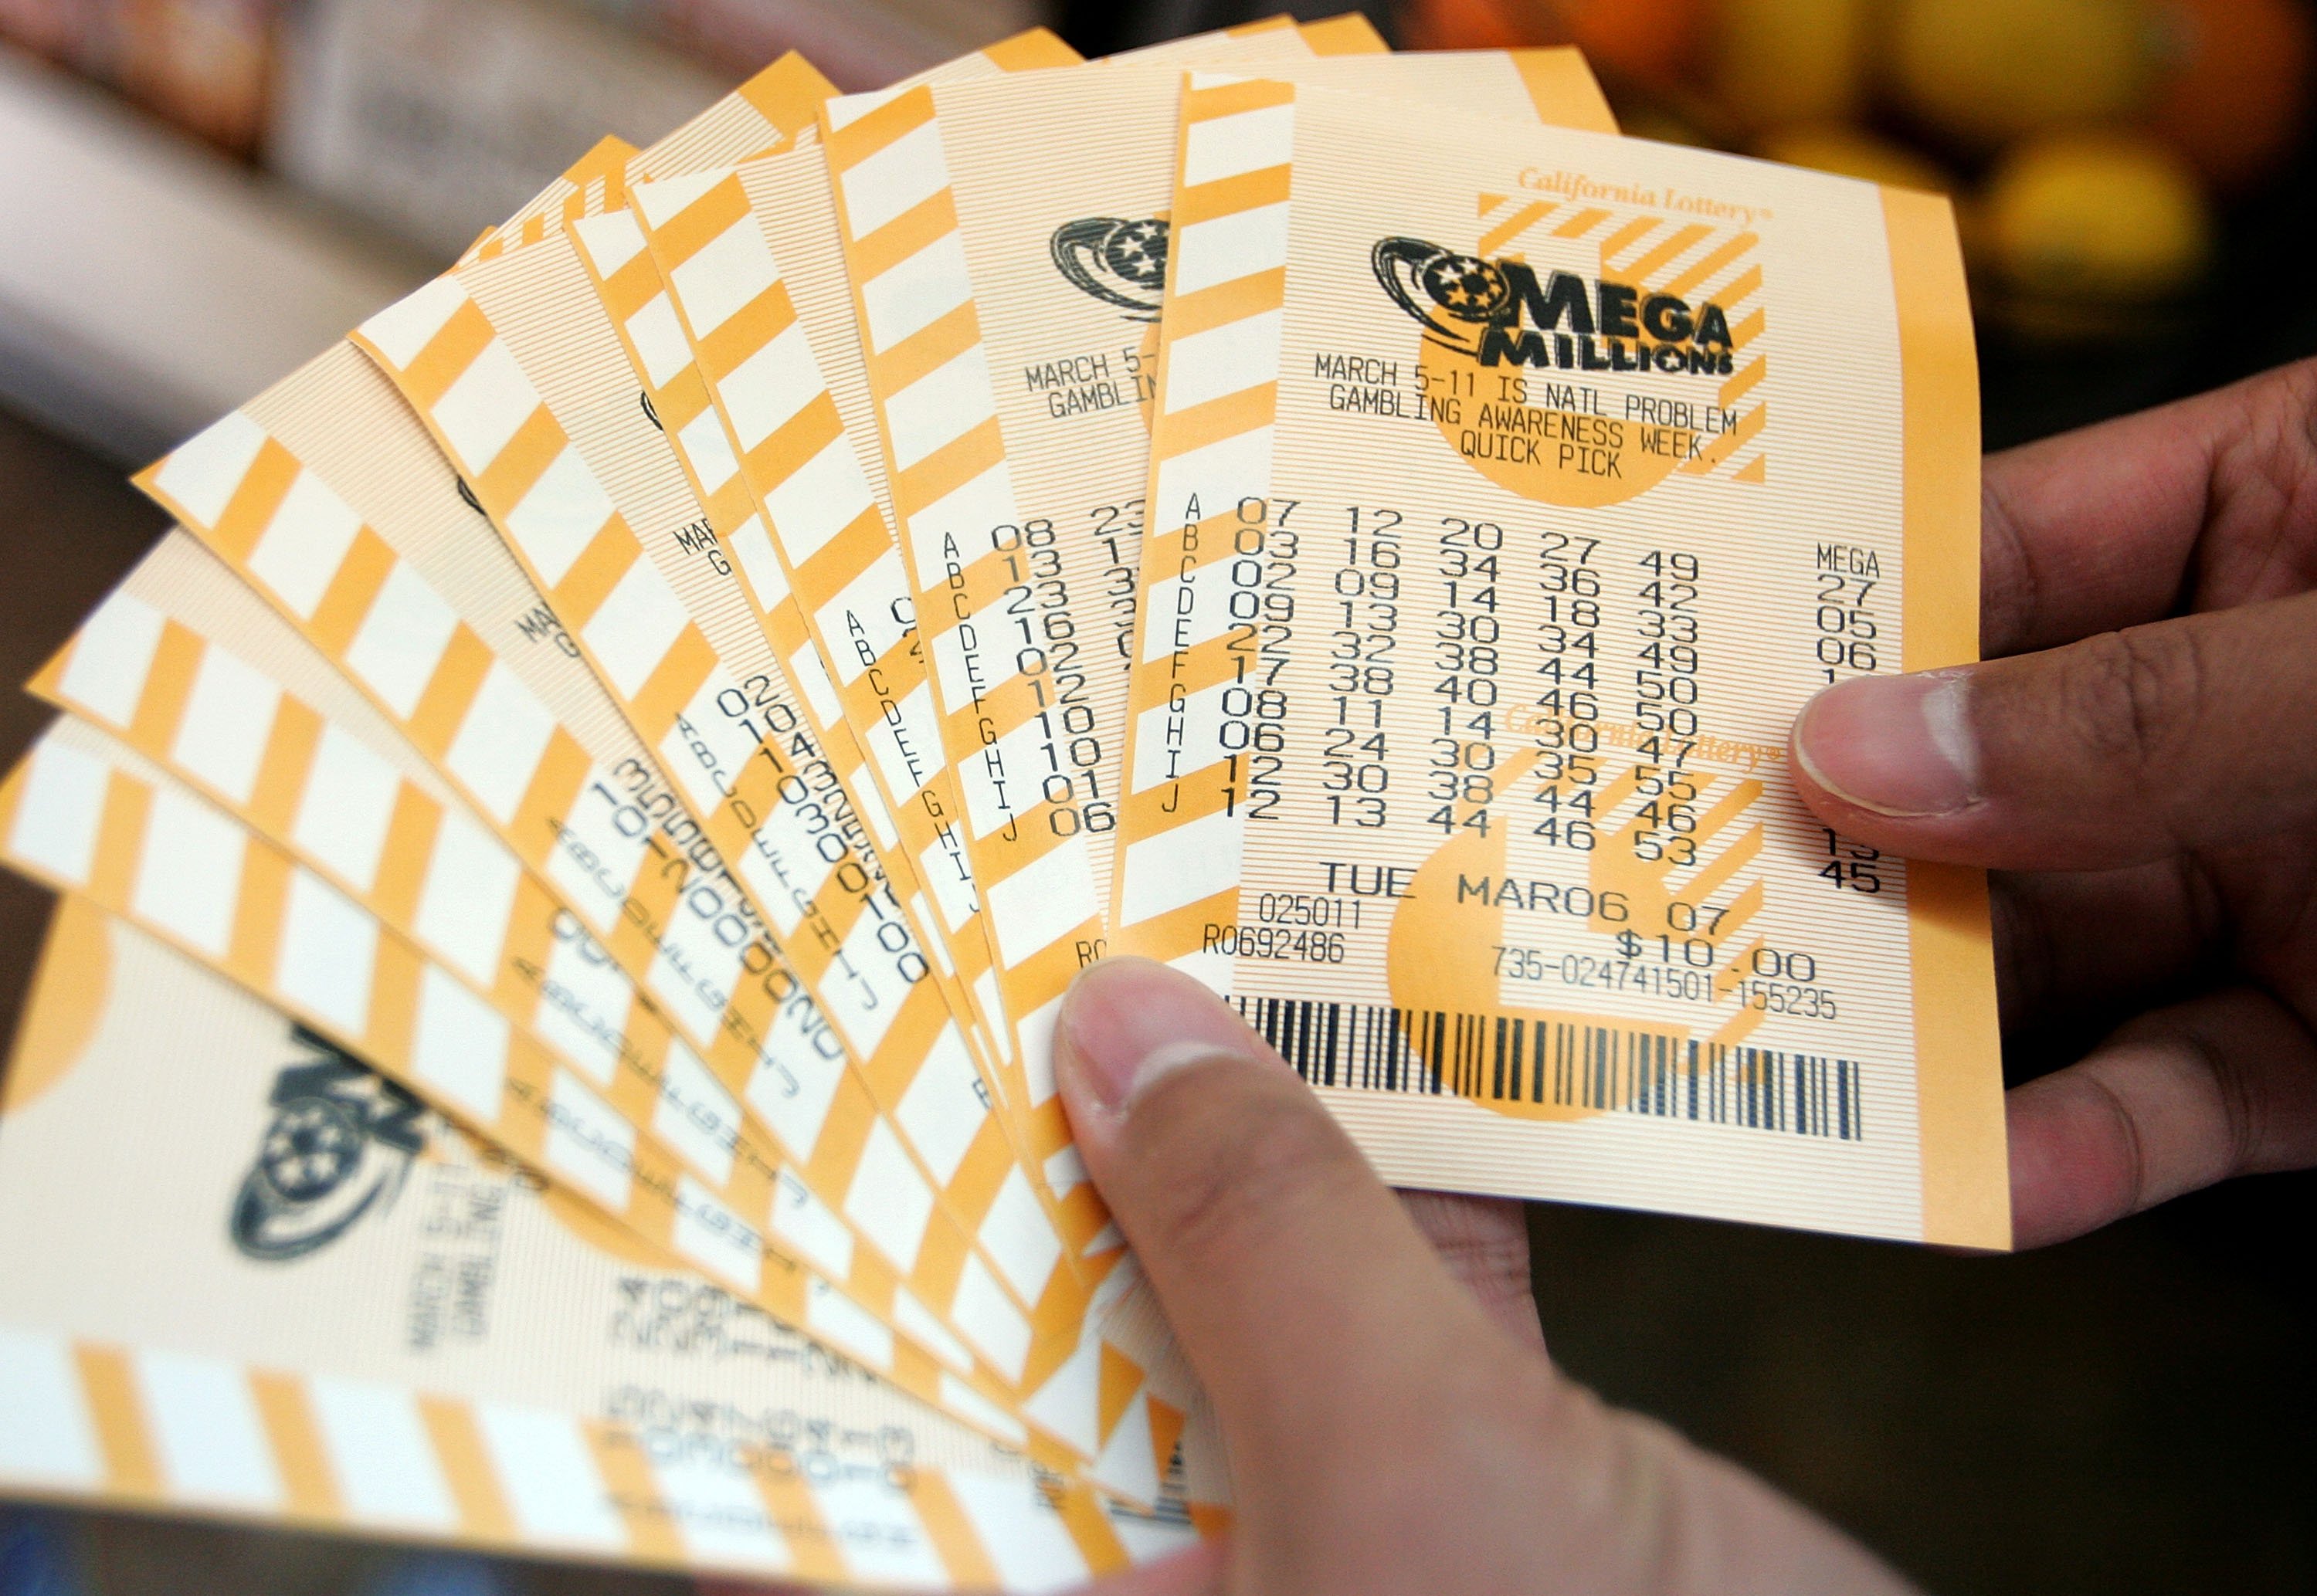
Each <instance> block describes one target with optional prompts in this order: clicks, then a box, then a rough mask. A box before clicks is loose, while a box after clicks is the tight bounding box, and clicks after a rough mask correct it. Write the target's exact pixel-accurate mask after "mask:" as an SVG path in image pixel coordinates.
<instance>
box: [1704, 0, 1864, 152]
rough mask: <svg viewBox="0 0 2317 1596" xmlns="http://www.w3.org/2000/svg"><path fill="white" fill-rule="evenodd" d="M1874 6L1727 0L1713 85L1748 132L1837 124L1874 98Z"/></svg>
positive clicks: (1848, 0) (1822, 0) (1717, 23)
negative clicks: (1869, 93)
mask: <svg viewBox="0 0 2317 1596" xmlns="http://www.w3.org/2000/svg"><path fill="white" fill-rule="evenodd" d="M1867 21H1868V9H1867V5H1866V0H1722V4H1721V5H1720V6H1719V7H1718V14H1717V15H1716V17H1715V19H1714V27H1713V35H1712V38H1713V45H1712V49H1711V55H1710V58H1709V60H1708V64H1707V67H1706V77H1707V81H1708V82H1709V84H1710V85H1711V86H1712V88H1713V95H1714V98H1715V99H1716V100H1717V101H1719V102H1720V103H1721V105H1722V109H1723V110H1724V111H1727V112H1729V114H1730V115H1731V118H1732V119H1733V120H1736V121H1737V122H1738V123H1739V124H1740V126H1743V127H1748V128H1763V127H1769V126H1772V125H1774V124H1776V123H1779V122H1801V121H1832V120H1840V119H1842V118H1845V117H1848V116H1851V115H1854V114H1856V112H1857V111H1858V110H1859V109H1860V107H1861V106H1862V105H1863V104H1864V103H1865V97H1866V66H1867V40H1868V28H1867Z"/></svg>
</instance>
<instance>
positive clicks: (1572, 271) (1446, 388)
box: [1368, 195, 1762, 507]
mask: <svg viewBox="0 0 2317 1596" xmlns="http://www.w3.org/2000/svg"><path fill="white" fill-rule="evenodd" d="M1481 219H1482V222H1483V226H1482V228H1481V236H1480V239H1479V242H1478V246H1477V247H1475V248H1472V249H1463V248H1457V247H1454V246H1452V245H1443V244H1437V243H1434V242H1432V241H1430V240H1428V239H1424V238H1416V237H1408V236H1392V237H1387V238H1381V239H1378V240H1377V241H1376V243H1375V245H1373V248H1372V249H1371V251H1370V252H1369V261H1368V263H1369V268H1370V270H1371V271H1372V272H1373V273H1374V277H1375V281H1376V283H1377V285H1378V286H1379V287H1380V288H1382V290H1383V292H1384V294H1385V295H1386V296H1387V297H1388V298H1389V299H1391V303H1392V304H1394V305H1395V306H1397V307H1398V308H1400V310H1401V311H1402V312H1404V313H1405V314H1406V315H1407V316H1408V317H1409V319H1410V320H1411V321H1413V322H1415V323H1416V325H1418V327H1419V328H1421V329H1422V332H1421V335H1420V342H1419V343H1418V351H1417V364H1418V371H1419V374H1420V378H1421V381H1422V385H1423V389H1424V397H1425V413H1426V415H1427V417H1428V418H1429V419H1430V420H1431V421H1432V423H1433V424H1435V425H1436V427H1437V428H1438V429H1439V431H1440V432H1441V435H1442V436H1443V437H1444V438H1445V439H1446V440H1447V441H1449V442H1450V443H1451V444H1453V445H1454V447H1455V449H1456V450H1457V452H1458V453H1459V454H1461V455H1463V457H1464V459H1466V460H1467V461H1468V462H1469V463H1470V464H1471V465H1472V468H1474V469H1475V470H1477V471H1479V472H1480V473H1481V475H1482V476H1484V477H1488V478H1489V480H1490V481H1493V482H1495V483H1497V484H1498V486H1503V487H1506V488H1508V489H1510V490H1511V491H1513V492H1515V493H1517V494H1519V495H1521V496H1522V497H1524V498H1526V499H1531V500H1534V501H1535V502H1537V503H1540V504H1561V505H1568V506H1572V507H1590V506H1596V505H1602V504H1618V503H1621V502H1623V501H1624V500H1627V499H1631V498H1633V497H1635V496H1637V495H1641V494H1642V493H1645V492H1647V491H1649V490H1650V489H1651V488H1652V487H1655V486H1658V485H1659V484H1660V483H1662V482H1664V481H1666V480H1667V479H1668V477H1672V476H1674V475H1675V474H1676V473H1682V474H1686V475H1691V476H1703V475H1705V474H1707V473H1710V472H1713V471H1715V470H1717V469H1720V468H1723V467H1725V466H1731V465H1733V457H1736V456H1738V455H1739V454H1740V451H1741V450H1744V449H1745V448H1746V446H1747V445H1749V443H1750V442H1751V441H1753V439H1754V436H1755V434H1756V433H1757V432H1758V431H1759V428H1760V423H1761V410H1760V406H1759V405H1758V403H1757V404H1754V405H1753V406H1751V407H1750V408H1746V407H1742V406H1741V401H1743V400H1744V399H1745V398H1746V397H1747V396H1748V395H1749V393H1750V392H1751V390H1752V389H1753V388H1754V385H1755V384H1756V382H1757V381H1758V379H1759V377H1760V374H1761V362H1760V360H1759V358H1758V353H1756V352H1751V351H1749V347H1748V346H1749V344H1750V343H1752V342H1753V340H1754V339H1755V337H1757V336H1758V334H1759V332H1760V329H1761V323H1762V317H1761V312H1760V310H1759V308H1758V307H1756V306H1754V305H1752V304H1751V303H1749V301H1750V300H1752V299H1755V298H1756V297H1757V296H1758V294H1759V291H1760V287H1761V272H1760V269H1759V267H1758V264H1756V263H1755V260H1754V256H1755V253H1756V245H1758V242H1759V240H1758V238H1756V237H1755V236H1754V235H1753V234H1751V233H1750V232H1743V231H1738V232H1732V231H1731V230H1729V229H1725V228H1716V227H1709V226H1704V225H1700V224H1695V223H1687V222H1683V221H1680V220H1677V219H1674V218H1664V217H1655V216H1647V215H1642V216H1633V215H1619V214H1617V213H1615V211H1613V210H1611V209H1609V208H1607V207H1601V206H1594V207H1584V206H1579V205H1576V204H1559V203H1556V202H1553V201H1541V200H1536V199H1533V198H1526V197H1507V196H1502V195H1483V196H1482V197H1481ZM1516 243H1518V244H1520V245H1524V246H1525V247H1523V248H1520V249H1512V248H1507V245H1513V244H1516ZM1734 466H1735V468H1734V469H1732V470H1731V473H1730V474H1731V475H1732V476H1734V477H1737V478H1738V479H1740V480H1746V481H1759V480H1761V459H1760V456H1759V453H1758V452H1754V453H1752V454H1750V456H1748V457H1746V458H1743V459H1736V460H1735V461H1734Z"/></svg>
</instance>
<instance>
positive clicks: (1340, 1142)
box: [1054, 958, 1534, 1509]
mask: <svg viewBox="0 0 2317 1596" xmlns="http://www.w3.org/2000/svg"><path fill="white" fill-rule="evenodd" d="M1054 1067H1055V1074H1056V1077H1057V1079H1058V1081H1059V1083H1060V1089H1061V1092H1062V1097H1063V1101H1064V1102H1065V1103H1066V1104H1067V1105H1068V1108H1069V1116H1070V1125H1071V1128H1072V1130H1073V1132H1074V1133H1075V1134H1076V1136H1077V1138H1078V1148H1079V1152H1080V1154H1081V1155H1083V1157H1084V1158H1085V1160H1086V1164H1087V1172H1089V1173H1090V1174H1092V1176H1093V1177H1094V1181H1095V1183H1096V1185H1097V1186H1098V1187H1100V1188H1101V1190H1102V1194H1103V1197H1104V1199H1105V1200H1106V1201H1107V1202H1108V1203H1109V1205H1110V1211H1111V1214H1112V1217H1114V1218H1115V1219H1116V1220H1117V1221H1118V1224H1119V1226H1120V1227H1121V1228H1122V1229H1123V1231H1124V1232H1125V1233H1126V1238H1127V1240H1128V1241H1129V1242H1131V1243H1132V1244H1133V1246H1134V1250H1135V1253H1136V1255H1137V1257H1138V1258H1139V1259H1140V1260H1141V1265H1142V1268H1143V1270H1144V1271H1145V1272H1147V1273H1148V1274H1149V1275H1150V1281H1151V1284H1152V1285H1153V1286H1154V1287H1155V1288H1157V1290H1158V1297H1159V1300H1160V1301H1161V1302H1162V1303H1163V1304H1164V1305H1165V1306H1166V1309H1167V1319H1168V1322H1169V1323H1170V1324H1172V1325H1173V1327H1174V1330H1175V1333H1176V1339H1177V1340H1178V1341H1179V1342H1180V1343H1181V1345H1182V1347H1183V1350H1184V1351H1185V1354H1186V1355H1187V1356H1188V1357H1189V1358H1190V1360H1191V1362H1192V1364H1193V1366H1194V1368H1195V1369H1197V1370H1198V1372H1199V1376H1200V1378H1201V1379H1202V1380H1203V1382H1204V1383H1205V1385H1206V1387H1207V1389H1208V1391H1209V1393H1210V1394H1211V1395H1212V1396H1213V1398H1214V1402H1215V1408H1216V1413H1217V1415H1218V1417H1219V1418H1220V1419H1221V1423H1222V1427H1223V1431H1224V1434H1225V1437H1226V1440H1227V1441H1228V1443H1229V1446H1230V1456H1231V1458H1232V1463H1233V1469H1232V1472H1233V1475H1234V1476H1235V1478H1236V1479H1237V1480H1238V1482H1239V1492H1240V1496H1241V1499H1242V1506H1244V1507H1248V1508H1250V1509H1252V1508H1254V1507H1255V1506H1256V1505H1257V1504H1256V1502H1253V1501H1251V1500H1249V1499H1248V1498H1249V1497H1250V1495H1251V1494H1256V1493H1262V1492H1264V1491H1266V1489H1269V1488H1271V1487H1272V1485H1275V1484H1284V1485H1289V1486H1290V1487H1291V1488H1292V1487H1293V1483H1294V1482H1298V1481H1300V1482H1302V1485H1303V1487H1304V1488H1306V1489H1307V1490H1308V1489H1309V1488H1310V1487H1311V1484H1312V1482H1313V1481H1315V1480H1317V1479H1319V1478H1320V1477H1322V1476H1328V1475H1332V1474H1338V1473H1340V1472H1341V1467H1342V1465H1343V1464H1344V1463H1345V1462H1346V1461H1347V1460H1348V1459H1350V1458H1356V1457H1360V1456H1363V1455H1365V1456H1373V1455H1374V1449H1375V1448H1376V1446H1377V1445H1378V1444H1393V1438H1394V1436H1395V1435H1396V1434H1408V1433H1414V1432H1415V1431H1414V1427H1415V1426H1418V1425H1426V1424H1430V1425H1436V1424H1438V1423H1439V1422H1441V1416H1440V1413H1439V1412H1437V1411H1435V1412H1434V1413H1431V1414H1430V1415H1429V1416H1428V1417H1427V1414H1426V1413H1424V1412H1423V1411H1422V1410H1423V1408H1424V1407H1425V1405H1426V1404H1427V1402H1429V1403H1431V1404H1440V1403H1443V1402H1444V1401H1445V1402H1448V1403H1453V1402H1454V1401H1455V1400H1456V1398H1457V1393H1456V1392H1455V1391H1454V1386H1457V1385H1459V1384H1462V1383H1463V1382H1466V1381H1472V1382H1476V1384H1475V1385H1474V1390H1475V1393H1476V1394H1477V1393H1479V1392H1481V1391H1484V1390H1485V1389H1486V1388H1487V1387H1488V1385H1489V1383H1490V1382H1493V1384H1494V1386H1495V1388H1496V1389H1497V1390H1498V1393H1499V1400H1501V1393H1502V1391H1503V1390H1504V1389H1505V1375H1506V1370H1507V1363H1506V1362H1505V1361H1504V1360H1507V1359H1510V1358H1512V1357H1514V1356H1515V1355H1516V1348H1515V1345H1514V1343H1513V1342H1512V1341H1511V1340H1510V1338H1509V1337H1508V1336H1507V1335H1506V1334H1505V1333H1504V1332H1502V1331H1501V1330H1499V1329H1498V1328H1497V1326H1496V1324H1495V1323H1494V1322H1493V1321H1492V1320H1490V1319H1489V1317H1488V1315H1486V1314H1485V1313H1484V1312H1483V1311H1482V1310H1481V1307H1480V1306H1479V1305H1478V1304H1477V1303H1476V1302H1475V1301H1474V1299H1473V1298H1472V1296H1471V1294H1470V1293H1468V1292H1466V1291H1464V1290H1463V1288H1461V1287H1460V1286H1459V1285H1458V1284H1457V1283H1456V1281H1455V1279H1454V1277H1453V1276H1452V1275H1450V1273H1449V1272H1448V1271H1447V1269H1446V1267H1445V1265H1444V1264H1442V1262H1440V1260H1439V1257H1438V1256H1437V1254H1436V1253H1434V1252H1433V1250H1432V1249H1431V1247H1430V1246H1429V1245H1427V1244H1426V1242H1425V1240H1424V1238H1423V1236H1422V1235H1421V1234H1420V1233H1419V1232H1418V1229H1417V1228H1416V1226H1415V1225H1414V1223H1413V1222H1412V1221H1411V1220H1410V1219H1409V1217H1408V1215H1407V1213H1406V1212H1405V1211H1404V1210H1403V1209H1402V1208H1401V1207H1400V1203H1399V1201H1398V1200H1397V1199H1395V1198H1394V1197H1393V1196H1392V1194H1391V1191H1390V1190H1387V1189H1386V1188H1385V1187H1384V1185H1383V1183H1382V1181H1380V1180H1378V1179H1377V1178H1376V1175H1375V1172H1373V1170H1372V1169H1370V1168H1369V1167H1368V1164H1367V1162H1366V1160H1365V1159H1364V1158H1363V1157H1362V1156H1361V1155H1360V1152H1359V1150H1358V1149H1357V1148H1356V1147H1355V1146H1353V1145H1352V1143H1351V1140H1350V1138H1349V1137H1346V1135H1345V1134H1344V1132H1343V1130H1342V1129H1341V1128H1339V1127H1338V1126H1337V1124H1336V1122H1335V1120H1334V1119H1332V1118H1330V1117H1329V1115H1328V1111H1327V1110H1325V1109H1324V1108H1322V1107H1321V1106H1320V1101H1319V1099H1318V1098H1316V1097H1315V1096H1313V1095H1312V1093H1311V1089H1310V1088H1309V1087H1307V1086H1306V1085H1305V1084H1304V1083H1302V1080H1300V1079H1298V1078H1297V1076H1296V1074H1295V1073H1294V1072H1293V1070H1292V1069H1290V1068H1289V1067H1288V1066H1287V1065H1286V1064H1285V1063H1284V1062H1283V1061H1282V1060H1281V1058H1280V1057H1279V1056H1278V1055H1277V1054H1276V1053H1275V1052H1273V1051H1272V1049H1271V1048H1268V1047H1267V1046H1266V1045H1265V1044H1264V1042H1263V1041H1262V1040H1261V1039H1259V1038H1257V1036H1256V1035H1255V1033H1254V1032H1253V1031H1251V1030H1248V1027H1247V1026H1246V1025H1245V1024H1244V1023H1243V1022H1242V1021H1240V1020H1239V1016H1238V1015H1237V1014H1235V1013H1234V1012H1231V1010H1230V1007H1229V1006H1228V1005H1226V1004H1225V1003H1222V1001H1221V1000H1220V999H1219V998H1217V997H1216V996H1215V995H1214V994H1212V993H1211V992H1209V991H1208V990H1207V988H1206V987H1205V986H1203V985H1201V984H1200V983H1199V982H1198V981H1196V980H1194V979H1193V978H1192V977H1191V976H1186V975H1184V974H1182V973H1181V972H1179V971H1177V970H1174V969H1171V968H1169V967H1167V966H1165V965H1161V964H1154V963H1151V962H1150V961H1149V960H1146V959H1139V958H1114V959H1109V960H1106V961H1105V962H1103V963H1101V964H1097V965H1096V966H1094V967H1092V968H1090V969H1088V970H1087V971H1086V972H1085V973H1084V974H1082V975H1081V976H1079V977H1078V982H1077V984H1076V985H1074V986H1072V987H1071V989H1070V994H1069V998H1068V1000H1067V1001H1066V1002H1065V1003H1064V1005H1063V1008H1062V1014H1061V1020H1060V1024H1059V1025H1058V1026H1057V1027H1056V1030H1055V1043H1054ZM1522 1356H1523V1360H1524V1361H1534V1352H1533V1351H1531V1352H1528V1353H1526V1354H1525V1355H1522ZM1418 1369H1420V1370H1426V1371H1427V1378H1426V1379H1425V1380H1413V1381H1412V1380H1411V1379H1410V1378H1409V1372H1410V1370H1418ZM1435 1375H1437V1376H1438V1377H1439V1378H1433V1377H1434V1376H1435ZM1418 1388H1422V1389H1424V1390H1425V1391H1426V1392H1427V1395H1425V1396H1422V1397H1419V1396H1418V1395H1415V1394H1414V1393H1415V1391H1416V1390H1417V1389H1418ZM1403 1408H1405V1409H1408V1410H1409V1411H1408V1412H1406V1413H1401V1412H1400V1410H1401V1409H1403ZM1451 1411H1453V1409H1452V1410H1451Z"/></svg>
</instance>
